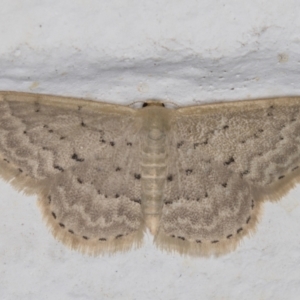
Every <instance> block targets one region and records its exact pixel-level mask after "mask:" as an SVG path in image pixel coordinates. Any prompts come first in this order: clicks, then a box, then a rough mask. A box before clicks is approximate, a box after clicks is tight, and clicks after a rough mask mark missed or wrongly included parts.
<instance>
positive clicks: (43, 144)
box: [0, 93, 143, 254]
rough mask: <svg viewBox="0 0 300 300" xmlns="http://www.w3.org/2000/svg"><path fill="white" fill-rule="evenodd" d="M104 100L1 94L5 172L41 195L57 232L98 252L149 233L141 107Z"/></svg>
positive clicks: (76, 244)
mask: <svg viewBox="0 0 300 300" xmlns="http://www.w3.org/2000/svg"><path fill="white" fill-rule="evenodd" d="M97 104H98V103H96V105H93V103H92V102H89V101H80V100H73V99H67V98H56V97H47V96H36V95H29V94H17V93H3V94H1V95H0V156H1V163H0V168H1V175H2V176H3V177H4V178H5V179H7V180H11V182H12V184H13V185H14V186H16V187H17V188H18V189H19V190H24V191H25V192H27V193H34V194H38V195H39V202H38V203H39V206H40V208H41V210H42V212H43V216H44V218H45V220H46V222H47V223H48V225H50V228H51V229H52V232H53V234H54V236H56V237H57V238H58V239H59V240H61V241H63V242H64V243H65V244H66V245H69V246H71V247H72V248H75V249H78V250H80V251H82V252H87V253H90V254H97V253H99V252H102V251H115V250H125V249H127V248H130V247H132V246H133V245H135V244H136V245H138V244H139V243H140V241H141V238H142V231H143V228H142V226H143V224H142V215H141V208H140V206H141V199H140V197H141V196H140V182H139V181H138V180H134V174H135V173H139V168H140V167H139V164H138V161H139V159H138V157H139V145H138V141H137V139H136V137H137V135H136V131H137V130H138V128H137V127H136V125H137V124H136V122H134V121H135V118H134V115H135V111H134V110H133V109H130V108H126V107H124V108H122V107H120V108H119V109H118V110H115V106H110V105H106V104H102V105H97ZM99 107H100V110H99ZM124 131H125V132H126V134H124Z"/></svg>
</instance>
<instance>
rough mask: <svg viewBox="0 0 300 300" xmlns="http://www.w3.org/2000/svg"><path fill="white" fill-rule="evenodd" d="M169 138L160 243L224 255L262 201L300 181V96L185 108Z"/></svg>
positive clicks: (249, 226) (249, 227)
mask: <svg viewBox="0 0 300 300" xmlns="http://www.w3.org/2000/svg"><path fill="white" fill-rule="evenodd" d="M170 140H171V149H172V150H171V152H170V158H169V162H168V166H170V169H169V173H168V179H169V180H167V184H166V185H167V188H166V192H165V200H164V201H165V205H164V208H163V213H162V217H161V224H160V232H159V235H158V237H157V243H158V245H160V246H161V247H162V248H165V249H177V250H179V251H180V252H183V253H190V254H199V253H201V254H204V255H206V254H212V253H214V254H222V253H226V252H228V251H231V250H233V249H235V248H236V245H237V243H238V242H239V241H240V239H241V238H242V237H243V236H244V235H246V234H248V233H249V231H251V230H252V229H254V227H255V225H256V224H257V221H258V217H259V213H260V206H261V203H262V200H264V199H275V200H276V199H279V198H280V197H282V196H283V195H284V194H285V193H286V192H287V191H288V190H289V189H290V188H291V187H293V186H294V184H295V183H296V182H297V181H299V175H300V173H299V164H300V98H281V99H280V98H279V99H266V100H256V101H242V102H231V103H223V104H222V103H220V104H213V105H204V106H202V107H201V106H200V107H190V108H182V109H179V110H177V113H176V116H174V119H173V123H172V132H171V136H170ZM175 158H176V159H175Z"/></svg>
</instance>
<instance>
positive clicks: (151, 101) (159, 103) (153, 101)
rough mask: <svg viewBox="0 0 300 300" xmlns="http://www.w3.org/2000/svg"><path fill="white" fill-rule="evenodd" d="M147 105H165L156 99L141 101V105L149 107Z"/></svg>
mask: <svg viewBox="0 0 300 300" xmlns="http://www.w3.org/2000/svg"><path fill="white" fill-rule="evenodd" d="M149 106H158V107H165V104H164V103H163V102H161V101H157V100H147V101H145V102H144V103H143V107H149Z"/></svg>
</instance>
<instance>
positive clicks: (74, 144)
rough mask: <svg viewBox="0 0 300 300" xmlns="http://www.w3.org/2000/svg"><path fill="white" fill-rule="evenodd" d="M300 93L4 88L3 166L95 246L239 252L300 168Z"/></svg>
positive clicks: (67, 233)
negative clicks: (97, 96) (218, 98)
mask: <svg viewBox="0 0 300 300" xmlns="http://www.w3.org/2000/svg"><path fill="white" fill-rule="evenodd" d="M299 164H300V98H299V97H292V98H291V97H290V98H273V99H260V100H252V101H237V102H228V103H218V104H205V105H199V106H190V107H183V108H176V109H169V108H166V107H164V103H163V102H160V101H146V102H145V103H144V105H143V108H140V109H134V108H131V107H127V106H121V105H113V104H106V103H100V102H96V101H89V100H83V99H74V98H68V97H57V96H49V95H39V94H28V93H17V92H1V93H0V174H1V176H2V177H3V179H4V180H7V181H9V182H10V183H11V184H12V185H13V186H14V187H16V188H17V189H18V190H21V191H23V192H25V193H26V194H36V195H37V196H38V205H39V207H40V209H41V211H42V214H43V217H44V219H45V221H46V223H47V225H48V226H49V227H50V229H51V231H52V233H53V235H54V236H55V237H56V238H57V239H58V240H60V241H62V242H63V243H64V244H66V245H67V246H69V247H71V248H73V249H76V250H79V251H81V252H83V253H88V254H92V255H96V254H101V253H111V252H115V251H125V250H129V249H131V248H134V247H139V246H140V245H141V243H142V239H143V235H144V233H145V232H146V229H149V231H150V232H151V233H152V234H153V236H154V243H155V244H156V245H157V246H158V247H159V248H161V249H166V250H169V251H178V252H180V253H183V254H188V255H198V256H201V255H219V254H224V253H228V252H230V251H232V250H234V249H235V248H236V247H237V245H238V243H239V241H240V240H241V239H242V238H243V237H244V236H245V235H248V234H249V233H250V232H251V231H253V230H254V229H255V227H256V225H257V221H258V217H259V215H260V211H261V205H262V203H263V201H264V200H278V199H280V198H281V197H282V196H283V195H284V194H286V193H287V192H288V191H289V190H290V189H291V188H292V187H293V186H294V185H295V184H296V183H297V182H298V181H299V177H300V176H299V175H300V168H299Z"/></svg>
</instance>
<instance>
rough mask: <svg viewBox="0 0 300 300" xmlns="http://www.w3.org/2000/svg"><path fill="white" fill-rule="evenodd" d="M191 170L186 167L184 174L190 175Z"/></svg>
mask: <svg viewBox="0 0 300 300" xmlns="http://www.w3.org/2000/svg"><path fill="white" fill-rule="evenodd" d="M192 172H193V170H192V169H187V170H185V174H186V175H187V176H189V175H191V174H192Z"/></svg>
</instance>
